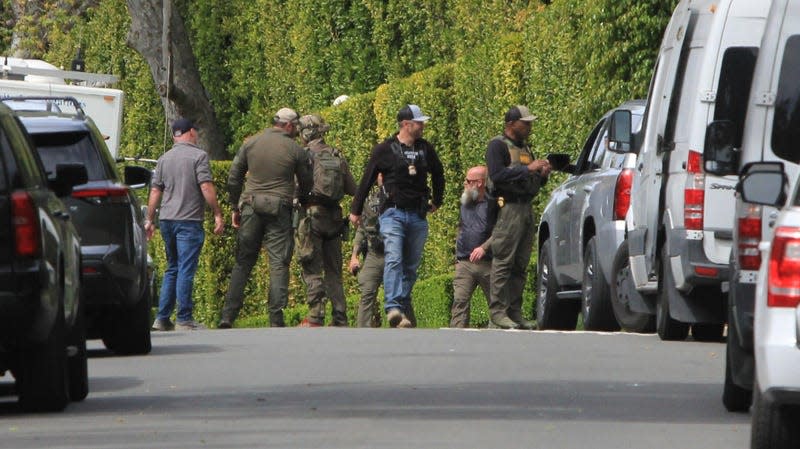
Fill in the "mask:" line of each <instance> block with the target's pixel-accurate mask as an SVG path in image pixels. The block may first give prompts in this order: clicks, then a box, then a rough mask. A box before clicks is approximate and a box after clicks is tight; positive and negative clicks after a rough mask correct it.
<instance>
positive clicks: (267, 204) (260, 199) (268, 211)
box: [253, 194, 283, 217]
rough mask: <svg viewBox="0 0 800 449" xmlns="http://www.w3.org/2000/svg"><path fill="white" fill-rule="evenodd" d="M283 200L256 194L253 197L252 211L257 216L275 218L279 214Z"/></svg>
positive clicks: (277, 197) (273, 196)
mask: <svg viewBox="0 0 800 449" xmlns="http://www.w3.org/2000/svg"><path fill="white" fill-rule="evenodd" d="M282 205H283V200H282V199H281V197H279V196H275V195H265V194H258V195H253V210H254V211H255V212H256V213H257V214H262V215H271V216H273V217H274V216H277V215H278V214H280V212H281V206H282Z"/></svg>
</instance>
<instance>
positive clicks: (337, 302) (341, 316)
mask: <svg viewBox="0 0 800 449" xmlns="http://www.w3.org/2000/svg"><path fill="white" fill-rule="evenodd" d="M308 219H310V220H311V232H310V233H309V234H308V235H307V236H306V238H308V239H310V240H311V242H310V243H311V247H312V248H313V250H312V253H311V256H310V257H309V258H308V259H306V260H301V265H302V267H303V281H304V282H305V283H306V288H307V291H308V320H309V321H310V322H312V323H314V324H323V322H324V321H325V298H326V297H327V298H328V299H330V301H331V306H332V309H333V320H332V324H333V325H334V326H347V302H346V301H345V297H344V286H343V285H342V235H341V229H342V210H341V209H340V208H338V207H335V208H327V207H320V206H312V207H309V209H308Z"/></svg>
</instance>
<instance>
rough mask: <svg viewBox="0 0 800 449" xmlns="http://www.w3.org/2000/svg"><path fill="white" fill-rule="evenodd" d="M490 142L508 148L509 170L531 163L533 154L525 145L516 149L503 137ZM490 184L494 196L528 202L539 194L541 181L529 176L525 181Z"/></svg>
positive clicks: (511, 142) (510, 141)
mask: <svg viewBox="0 0 800 449" xmlns="http://www.w3.org/2000/svg"><path fill="white" fill-rule="evenodd" d="M492 140H500V141H502V142H503V143H504V144H505V146H506V148H508V154H509V155H510V156H511V163H510V164H509V165H508V166H509V168H514V167H520V166H523V165H524V166H527V165H528V164H530V163H531V162H533V154H532V153H531V150H530V148H529V147H528V146H527V145H525V146H524V147H518V146H517V145H516V144H515V143H514V142H513V141H512V140H511V139H509V138H508V137H507V136H505V135H502V136H497V137H495V138H493V139H492ZM490 182H491V181H490ZM491 184H492V185H491V186H490V190H491V191H492V193H493V194H494V195H495V196H502V197H505V200H506V201H509V200H511V201H515V200H519V201H530V200H531V199H532V198H533V197H534V196H536V194H537V193H538V192H539V187H541V179H540V178H539V177H538V176H535V175H533V174H530V175H528V176H527V177H525V179H521V180H517V181H513V182H502V183H491Z"/></svg>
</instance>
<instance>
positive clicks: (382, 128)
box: [0, 0, 677, 327]
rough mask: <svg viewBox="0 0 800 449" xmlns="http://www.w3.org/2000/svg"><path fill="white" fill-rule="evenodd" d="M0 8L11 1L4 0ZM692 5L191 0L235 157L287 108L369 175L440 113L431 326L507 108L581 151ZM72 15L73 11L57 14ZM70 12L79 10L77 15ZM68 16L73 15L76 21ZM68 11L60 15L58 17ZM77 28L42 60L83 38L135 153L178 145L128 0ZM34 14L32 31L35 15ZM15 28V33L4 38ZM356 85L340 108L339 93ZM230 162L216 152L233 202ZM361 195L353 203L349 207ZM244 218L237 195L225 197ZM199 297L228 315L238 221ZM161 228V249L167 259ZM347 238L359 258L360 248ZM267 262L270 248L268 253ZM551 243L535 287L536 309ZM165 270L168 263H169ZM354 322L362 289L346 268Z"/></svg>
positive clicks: (260, 294)
mask: <svg viewBox="0 0 800 449" xmlns="http://www.w3.org/2000/svg"><path fill="white" fill-rule="evenodd" d="M0 1H1V2H2V3H0V5H2V9H0V16H2V14H3V13H4V12H5V11H6V6H7V5H8V3H7V0H0ZM676 3H677V0H653V1H650V2H641V1H638V0H558V1H555V2H553V3H552V4H551V5H549V6H543V5H542V4H540V2H531V1H529V0H444V1H441V0H403V1H401V0H361V1H349V0H348V1H344V2H342V1H335V0H316V1H312V0H298V1H296V2H291V3H289V2H285V1H283V0H249V1H244V0H231V1H227V2H219V1H216V0H181V2H180V4H181V5H182V6H181V8H179V10H180V11H182V13H183V14H184V17H185V20H186V24H187V29H188V30H189V32H190V35H191V39H192V45H193V48H194V52H195V56H196V58H197V61H198V65H199V70H200V72H201V76H202V79H203V81H204V83H205V87H206V90H207V92H208V95H209V96H210V98H211V101H212V104H213V105H214V108H215V112H216V113H217V116H218V120H219V123H220V126H221V127H222V132H223V133H224V134H225V136H226V138H227V143H228V148H229V153H230V154H231V155H233V153H234V152H235V151H236V149H237V148H238V146H239V145H240V144H241V142H242V141H243V139H244V138H245V137H246V136H248V135H251V134H253V133H255V132H257V131H259V130H260V129H262V128H264V127H265V126H268V123H269V122H270V119H271V117H272V115H273V113H274V111H276V110H277V109H278V108H280V107H283V106H290V107H295V108H297V109H298V110H299V111H300V112H301V113H309V112H312V111H318V112H319V113H321V114H322V115H323V116H324V117H325V118H326V120H327V121H328V122H329V123H330V124H331V126H332V127H331V131H330V132H329V134H328V136H327V139H328V141H329V143H331V144H332V145H334V146H336V147H337V148H339V149H340V150H341V151H342V152H343V153H344V154H345V156H346V157H347V159H348V161H349V163H350V165H351V167H352V171H353V173H354V175H355V176H356V177H360V175H361V171H362V170H363V167H364V165H365V164H366V161H367V158H368V157H369V153H370V150H371V148H372V147H373V146H374V145H375V144H376V143H377V142H378V141H380V140H382V139H384V138H386V137H387V136H389V135H391V134H393V133H394V132H396V129H397V124H396V120H395V117H396V113H397V111H398V109H399V108H400V107H401V106H403V105H404V104H406V103H415V104H418V105H420V106H421V108H422V110H423V111H424V112H425V113H426V114H428V115H430V116H431V117H432V120H431V121H429V122H428V124H427V125H426V128H425V138H426V139H428V140H430V141H431V143H432V144H433V145H434V147H435V148H436V151H437V153H438V155H439V157H440V159H442V162H443V164H444V167H445V178H446V195H445V203H444V205H443V207H442V208H441V209H440V210H439V211H437V212H435V213H434V214H432V215H430V216H429V223H430V235H429V238H428V242H427V243H426V246H425V253H424V257H423V262H422V265H421V267H420V272H419V274H420V280H419V282H418V283H417V285H416V286H415V290H414V296H415V305H416V310H417V317H418V320H419V323H420V325H421V326H424V327H441V326H447V324H448V322H449V307H450V301H451V300H452V271H453V259H454V258H453V246H454V239H455V233H456V224H457V222H458V196H459V195H460V193H461V189H462V184H461V182H462V180H463V178H464V172H465V170H466V169H467V168H469V167H471V166H473V165H477V164H482V163H484V153H485V149H486V144H487V141H488V140H489V139H490V138H491V137H492V136H495V135H497V134H500V133H501V132H502V127H503V123H502V117H503V114H504V113H505V111H506V110H507V109H508V108H509V107H510V106H512V105H514V104H527V105H528V106H530V108H531V110H532V111H534V113H535V114H536V115H537V116H538V117H539V119H538V121H537V122H536V123H535V124H534V127H533V132H532V135H531V143H532V147H533V150H534V153H535V154H536V155H538V156H544V155H545V154H546V153H547V152H568V153H571V154H572V155H573V157H574V156H577V154H578V153H579V150H580V148H581V147H582V144H583V141H584V139H585V138H586V136H587V134H588V132H589V131H590V129H591V127H592V126H593V125H594V123H595V122H596V120H597V118H598V117H600V115H601V114H602V113H603V112H604V111H606V110H607V109H610V108H612V107H614V106H616V105H618V104H619V103H621V102H622V101H624V100H627V99H630V98H641V97H643V96H644V95H645V94H646V91H647V86H648V81H649V79H650V75H651V72H652V67H653V60H654V56H655V54H656V51H657V49H658V45H659V43H660V40H661V35H662V33H663V30H664V27H665V26H666V24H667V21H668V20H669V17H670V14H671V11H672V8H673V7H674V6H675V4H676ZM52 17H56V19H58V17H57V16H52ZM61 19H65V20H66V18H61ZM61 19H58V20H61ZM54 20H55V19H54ZM69 20H70V24H71V25H69V26H60V25H58V24H56V23H55V22H52V21H51V22H44V24H43V26H45V27H47V29H48V30H49V33H50V39H49V42H50V44H49V47H48V48H47V49H42V50H40V52H39V53H38V54H36V55H35V56H43V57H44V59H47V60H48V61H49V62H52V63H56V64H64V65H67V64H68V63H69V61H70V60H71V58H72V57H73V56H74V54H75V50H76V48H77V46H78V45H81V46H83V48H84V49H85V50H86V62H87V68H88V70H91V71H97V72H106V73H113V74H117V75H119V76H120V77H121V78H122V81H121V83H120V86H118V87H120V88H121V89H123V90H124V91H125V93H126V105H125V116H124V132H123V136H122V153H123V154H125V155H139V154H141V155H146V156H150V157H157V156H158V155H160V154H161V153H162V152H163V150H164V148H165V145H166V140H165V138H164V137H165V133H164V125H163V123H164V117H163V112H162V111H161V105H160V102H159V100H158V97H157V95H156V93H155V89H154V87H153V84H152V78H151V76H150V72H149V68H148V67H147V66H146V64H145V63H144V62H143V61H142V59H141V58H140V57H139V56H138V55H137V54H135V52H133V51H132V50H131V49H129V48H128V47H127V46H126V44H125V37H126V33H127V29H128V23H129V17H128V13H127V7H126V5H125V1H124V0H104V1H102V2H99V5H98V6H97V7H96V8H93V9H90V10H89V12H88V13H87V14H85V15H84V16H80V17H73V18H69ZM28 25H30V21H28V22H25V23H24V24H22V25H20V26H28ZM3 36H4V35H3V34H2V33H0V44H2V43H4V42H6V41H3V40H2V39H4V37H3ZM340 94H347V95H350V99H349V100H348V101H346V102H345V103H343V104H341V105H339V106H336V107H332V106H329V105H330V104H331V103H330V102H331V100H332V99H333V98H334V97H336V96H338V95H340ZM228 168H229V163H226V162H214V163H213V171H214V178H215V182H216V185H217V189H218V192H219V194H220V195H219V196H220V198H226V195H225V191H224V183H225V180H226V178H227V171H228ZM563 179H564V175H560V174H557V175H554V176H553V177H552V178H551V180H550V182H549V183H548V185H547V186H545V188H544V189H543V191H542V192H541V193H540V195H539V196H538V197H537V199H536V200H535V202H534V207H535V210H536V211H537V212H540V211H541V209H542V208H543V207H544V205H545V203H546V202H547V199H548V198H547V196H548V193H549V192H550V191H551V190H552V188H553V187H555V186H556V185H557V184H558V182H560V181H562V180H563ZM349 201H350V200H349V199H345V200H344V201H343V202H342V205H343V207H345V208H347V207H348V206H349ZM222 203H223V208H224V210H225V214H226V217H227V218H226V219H227V221H228V222H229V221H230V219H229V217H230V214H229V205H227V204H225V203H226V202H225V201H222ZM210 223H211V220H210V219H209V220H208V224H207V226H209V227H208V228H207V231H208V234H207V238H206V244H205V247H204V250H203V253H202V255H201V262H200V269H199V271H198V275H197V277H196V291H195V298H196V303H197V309H196V310H197V311H198V319H201V320H203V321H205V322H206V323H213V322H215V320H216V319H217V318H218V316H219V310H220V308H221V305H222V301H223V298H224V295H225V292H226V291H227V286H228V283H229V278H230V271H231V268H232V267H233V260H234V259H233V258H234V255H233V253H234V249H235V245H236V244H235V232H234V230H233V229H231V228H230V227H229V228H228V229H226V231H225V233H224V234H223V235H222V236H218V237H217V236H213V235H212V234H211V233H210V230H211V229H210ZM161 245H162V244H161V243H160V241H158V240H157V239H156V240H154V241H153V242H152V243H151V247H150V248H151V252H152V253H153V255H154V257H155V259H156V261H157V262H158V263H159V264H162V266H163V249H162V248H161ZM350 249H351V248H350V243H349V242H348V243H346V244H345V247H344V249H343V252H344V254H346V255H347V254H349V252H350ZM262 259H263V258H262ZM535 261H536V252H535V251H534V254H533V257H532V258H531V263H530V270H529V274H530V275H529V277H528V282H527V284H526V289H525V293H524V306H523V307H524V312H525V313H526V315H528V316H531V315H532V310H533V305H534V298H535V292H534V288H533V286H534V281H535V279H534V277H535V276H534V274H533V273H535V267H536V265H535ZM268 270H269V268H268V266H267V264H266V261H265V260H259V262H258V264H257V265H256V267H255V269H254V271H253V276H252V277H251V281H250V283H249V284H248V286H247V289H246V303H245V308H244V310H243V313H242V321H240V322H239V323H237V324H238V325H247V324H248V323H252V324H254V325H255V324H258V325H260V324H262V323H264V322H265V321H266V320H265V319H264V315H265V314H266V298H267V289H268ZM160 271H161V272H163V270H160ZM291 273H292V275H291V283H290V308H289V309H288V310H287V313H286V318H287V324H289V325H292V324H297V323H298V322H299V321H300V320H301V319H302V318H303V316H304V315H305V312H306V310H307V309H306V306H305V305H304V298H305V288H304V285H303V283H302V281H301V279H300V275H299V274H300V269H299V267H298V265H297V264H296V262H292V268H291ZM345 289H346V295H347V298H348V304H349V310H350V315H351V323H352V321H353V320H354V319H355V310H356V303H357V301H358V289H357V287H356V282H355V279H354V278H353V277H352V276H350V275H347V274H346V275H345ZM485 314H486V312H485V299H484V298H482V294H481V293H476V295H475V298H473V313H472V322H473V325H484V324H485V323H486V322H487V321H488V317H487V316H486V315H485Z"/></svg>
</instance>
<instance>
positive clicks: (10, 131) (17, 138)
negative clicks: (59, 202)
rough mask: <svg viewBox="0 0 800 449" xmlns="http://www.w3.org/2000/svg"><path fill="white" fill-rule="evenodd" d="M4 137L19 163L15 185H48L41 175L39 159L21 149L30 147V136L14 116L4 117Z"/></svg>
mask: <svg viewBox="0 0 800 449" xmlns="http://www.w3.org/2000/svg"><path fill="white" fill-rule="evenodd" d="M3 122H4V123H3V134H4V138H7V139H8V143H7V145H9V147H10V149H11V152H12V153H13V154H14V158H13V159H14V160H15V162H16V164H17V166H16V170H15V179H14V184H15V187H23V186H24V187H40V186H44V185H46V181H45V180H44V179H43V178H42V177H41V168H40V165H39V161H38V160H37V159H36V157H35V156H34V155H33V153H31V152H30V150H28V151H20V150H19V149H21V148H30V141H29V140H28V137H27V136H26V135H25V134H24V133H23V132H22V131H20V130H21V129H22V125H21V124H20V123H19V122H18V121H15V119H14V118H12V117H7V118H4V119H3Z"/></svg>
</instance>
